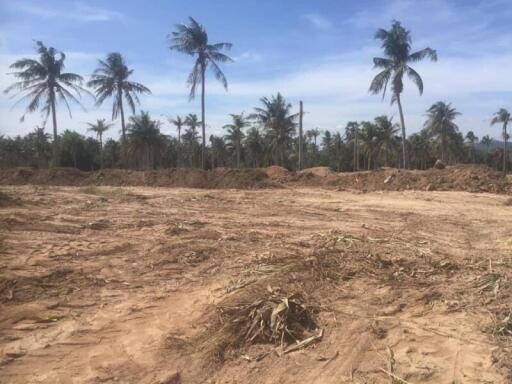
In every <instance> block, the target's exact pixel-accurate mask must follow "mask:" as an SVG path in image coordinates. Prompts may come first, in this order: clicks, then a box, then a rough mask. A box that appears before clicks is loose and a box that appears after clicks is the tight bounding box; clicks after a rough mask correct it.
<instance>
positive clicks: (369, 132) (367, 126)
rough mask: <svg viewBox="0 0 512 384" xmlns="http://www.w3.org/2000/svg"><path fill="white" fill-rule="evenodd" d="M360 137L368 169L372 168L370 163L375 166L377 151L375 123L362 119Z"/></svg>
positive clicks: (377, 131) (377, 138)
mask: <svg viewBox="0 0 512 384" xmlns="http://www.w3.org/2000/svg"><path fill="white" fill-rule="evenodd" d="M360 138H361V147H362V150H363V154H365V155H366V159H367V167H368V170H370V169H371V168H372V163H373V167H374V168H375V167H376V165H377V161H376V160H377V159H376V157H377V153H378V151H379V130H378V128H377V125H376V124H374V123H372V122H369V121H363V122H362V123H361V133H360Z"/></svg>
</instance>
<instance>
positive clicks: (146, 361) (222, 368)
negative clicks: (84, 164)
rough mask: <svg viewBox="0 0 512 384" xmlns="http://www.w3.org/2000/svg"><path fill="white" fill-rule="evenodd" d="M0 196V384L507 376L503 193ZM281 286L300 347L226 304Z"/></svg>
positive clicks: (511, 361) (20, 189) (511, 336)
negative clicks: (296, 320)
mask: <svg viewBox="0 0 512 384" xmlns="http://www.w3.org/2000/svg"><path fill="white" fill-rule="evenodd" d="M2 191H3V192H4V193H5V194H6V195H7V197H6V198H5V200H4V201H5V202H4V204H0V240H1V243H0V359H1V361H0V383H13V384H17V383H20V384H22V383H23V384H26V383H143V384H144V383H148V384H149V383H161V384H171V383H174V384H178V383H226V384H227V383H230V384H235V383H360V384H362V383H432V384H434V383H435V384H443V383H446V384H449V383H450V384H451V383H511V382H512V376H511V368H512V342H511V341H512V320H511V318H510V314H511V312H510V311H511V307H510V305H511V304H510V303H511V302H512V300H511V298H512V287H511V281H510V279H511V277H512V264H511V261H512V236H511V233H512V206H511V204H510V197H508V196H506V195H494V194H486V193H478V194H475V193H469V192H437V191H429V192H427V191H401V192H397V191H380V192H370V193H362V192H354V191H353V192H348V191H337V190H332V189H320V188H305V187H296V188H295V187H293V188H292V187H283V188H275V189H261V190H231V189H224V190H218V189H217V190H207V189H203V190H198V189H181V188H175V189H168V188H152V187H122V188H120V187H91V186H88V187H62V186H59V187H56V186H30V185H27V186H10V187H9V186H7V187H2ZM293 295H300V297H301V300H302V301H303V303H304V305H303V307H301V308H304V310H307V311H308V313H309V314H310V315H311V316H312V318H313V319H314V323H315V326H314V329H308V330H304V332H305V334H304V335H303V336H302V337H301V340H302V341H304V340H307V338H308V337H310V336H311V335H313V338H312V339H310V340H312V342H311V343H306V344H308V345H306V346H305V347H304V348H300V346H301V345H300V344H299V345H298V347H297V348H296V350H294V351H290V349H289V348H290V346H294V345H297V344H295V343H294V342H293V341H291V342H289V341H284V336H283V339H282V340H274V341H272V340H271V342H269V343H265V342H264V341H265V340H262V339H261V340H260V339H255V340H253V341H249V340H248V339H247V338H246V337H245V336H246V333H243V332H242V331H240V329H244V328H243V327H244V325H245V323H244V322H245V321H249V320H248V319H246V318H243V317H239V318H235V317H230V315H229V314H230V313H235V314H236V313H237V312H236V311H238V310H239V309H240V308H242V307H244V305H245V307H244V308H247V305H248V304H250V303H253V305H256V306H257V305H259V304H260V303H263V302H264V300H266V298H268V297H270V296H271V297H273V298H276V297H277V298H278V301H279V300H281V299H282V301H279V302H280V303H281V302H283V303H288V304H287V305H290V304H289V302H291V301H292V299H288V298H290V297H298V296H293ZM254 303H256V304H254ZM281 308H282V307H281ZM256 312H257V311H256ZM256 312H251V316H253V315H254V314H255V313H256ZM277 312H278V311H277V310H274V311H273V312H272V317H273V319H274V318H275V316H274V315H275V314H276V313H277ZM507 316H508V317H507ZM262 324H263V323H258V324H257V326H258V327H259V326H262V327H263V325H262ZM290 329H291V325H290V327H289V328H286V327H285V330H284V331H283V335H285V332H288V331H289V330H290ZM287 330H288V331H287ZM253 331H254V329H252V330H251V332H253ZM244 332H245V331H244ZM314 335H317V336H318V337H315V336H314ZM320 336H321V337H320ZM244 337H245V338H244ZM258 340H259V341H258ZM301 340H298V341H299V342H300V341H301ZM267 341H268V340H267ZM287 352H289V353H287Z"/></svg>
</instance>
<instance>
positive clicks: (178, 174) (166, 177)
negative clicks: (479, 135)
mask: <svg viewBox="0 0 512 384" xmlns="http://www.w3.org/2000/svg"><path fill="white" fill-rule="evenodd" d="M511 177H512V176H510V175H509V176H508V177H503V174H502V173H500V172H497V171H494V170H492V169H490V168H487V167H484V166H471V165H456V166H449V167H446V168H444V169H429V170H425V171H418V170H412V171H411V170H399V169H394V168H381V169H379V170H377V171H367V172H345V173H343V172H340V173H337V172H333V171H331V170H330V169H329V168H327V167H315V168H309V169H305V170H302V171H300V172H290V171H288V170H286V169H285V168H283V167H278V166H272V167H268V168H258V169H252V168H247V169H230V168H215V169H214V170H212V171H203V170H200V169H165V170H156V171H132V170H121V169H103V170H100V171H95V172H82V171H79V170H77V169H74V168H53V169H41V170H37V169H33V168H10V169H0V185H61V186H87V185H93V186H146V187H183V188H202V189H230V188H236V189H270V188H287V187H303V186H313V187H321V188H325V189H336V190H357V191H363V192H369V191H404V190H420V191H425V190H426V191H467V192H489V193H508V194H512V178H511Z"/></svg>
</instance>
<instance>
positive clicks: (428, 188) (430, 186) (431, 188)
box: [425, 184, 435, 191]
mask: <svg viewBox="0 0 512 384" xmlns="http://www.w3.org/2000/svg"><path fill="white" fill-rule="evenodd" d="M425 190H426V191H433V190H435V188H434V186H433V185H432V184H429V185H427V188H425Z"/></svg>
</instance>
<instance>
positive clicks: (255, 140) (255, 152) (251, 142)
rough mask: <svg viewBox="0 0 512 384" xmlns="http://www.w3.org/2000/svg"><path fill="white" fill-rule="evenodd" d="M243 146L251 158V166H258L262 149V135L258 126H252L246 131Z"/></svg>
mask: <svg viewBox="0 0 512 384" xmlns="http://www.w3.org/2000/svg"><path fill="white" fill-rule="evenodd" d="M245 147H246V148H247V151H248V152H249V155H250V157H251V159H252V165H253V167H254V168H258V167H259V166H260V163H261V157H262V155H263V150H264V143H263V137H261V134H260V131H259V130H258V128H256V127H252V128H250V129H249V130H248V131H247V136H246V138H245Z"/></svg>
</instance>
